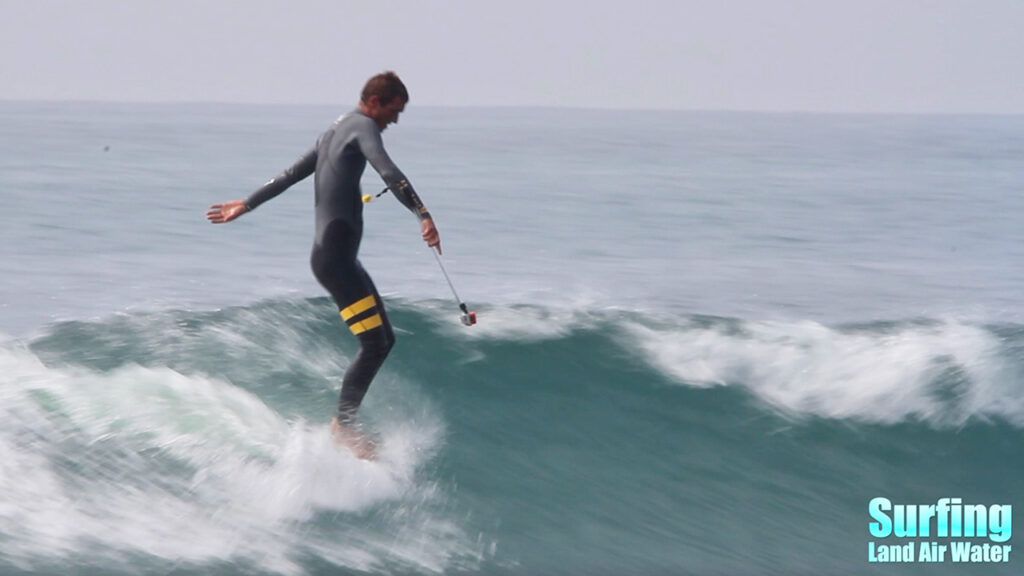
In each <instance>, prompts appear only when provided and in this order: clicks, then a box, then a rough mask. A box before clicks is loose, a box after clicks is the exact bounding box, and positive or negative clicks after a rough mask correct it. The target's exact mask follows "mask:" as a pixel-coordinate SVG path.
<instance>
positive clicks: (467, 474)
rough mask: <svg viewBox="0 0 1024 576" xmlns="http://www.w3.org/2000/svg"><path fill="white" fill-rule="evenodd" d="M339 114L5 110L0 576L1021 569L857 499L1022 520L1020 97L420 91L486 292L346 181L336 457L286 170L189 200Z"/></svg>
mask: <svg viewBox="0 0 1024 576" xmlns="http://www.w3.org/2000/svg"><path fill="white" fill-rule="evenodd" d="M345 111H347V107H345V106H340V107H283V106H277V107H275V106H243V105H140V104H98V103H18V102H6V103H0V395H2V399H3V401H2V402H0V411H2V416H0V573H2V574H67V573H74V574H125V575H128V574H132V575H135V574H161V575H165V574H225V575H226V574H268V575H269V574H274V575H277V574H282V575H289V576H290V575H320V574H460V573H465V574H507V575H521V574H522V575H527V574H528V575H533V574H597V575H601V574H608V575H613V574H615V575H618V574H638V575H646V574H693V575H745V574H750V575H762V574H808V575H809V574H893V573H895V574H1018V573H1020V570H1021V562H1022V561H1021V560H1020V559H1019V558H1016V556H1015V555H1016V554H1017V553H1018V552H1016V551H1014V552H1012V553H1011V556H1010V561H1009V562H977V563H954V562H952V561H950V560H949V559H948V558H947V561H945V562H941V563H926V562H907V563H900V564H895V565H894V564H879V563H872V562H869V544H871V543H875V544H880V545H888V544H899V545H903V544H905V543H906V542H908V541H912V542H915V543H923V542H937V543H939V544H949V543H950V542H951V541H970V542H972V543H975V544H983V543H990V544H996V542H994V541H993V540H991V539H990V538H987V537H976V538H966V537H965V538H948V537H937V536H934V535H933V537H931V538H916V539H909V540H908V539H903V538H897V537H895V536H893V537H889V538H877V537H874V536H872V534H871V533H870V531H869V524H870V523H871V522H872V521H873V518H872V516H870V515H869V502H870V501H871V500H872V499H874V498H877V497H886V498H889V499H890V500H891V501H892V502H894V503H901V504H919V505H924V504H935V503H936V502H937V501H938V500H939V499H942V498H961V499H962V501H963V502H964V503H965V504H983V505H1009V506H1012V507H1013V515H1012V517H1013V518H1015V519H1018V520H1019V518H1020V515H1019V510H1020V507H1021V506H1022V505H1024V500H1022V493H1024V490H1022V486H1024V484H1022V482H1021V478H1022V477H1024V456H1022V455H1021V445H1022V441H1024V290H1021V286H1022V285H1024V266H1022V264H1024V227H1022V226H1020V222H1021V221H1022V219H1024V117H1018V116H999V117H996V116H991V117H990V116H884V115H863V116H861V115H812V114H752V113H751V114H747V113H724V112H723V113H714V112H653V111H650V112H647V111H644V112H641V111H588V110H561V109H522V110H518V109H442V108H419V107H417V106H415V103H413V105H411V106H410V107H409V108H408V110H407V112H406V114H404V115H403V118H402V122H401V123H400V124H398V125H397V126H392V127H391V128H389V130H388V131H387V132H386V133H385V135H384V139H385V143H386V145H387V147H388V149H389V151H390V152H391V154H392V156H393V158H394V159H395V160H396V162H397V163H398V164H399V166H401V167H402V168H403V170H404V171H405V172H406V174H407V175H408V176H409V177H410V179H411V180H412V181H413V183H414V184H415V185H416V187H417V189H418V191H419V192H420V194H421V196H422V197H423V198H424V200H425V202H426V204H427V205H428V206H429V207H430V208H431V211H432V213H433V214H434V216H435V219H436V222H437V225H438V228H439V230H440V232H441V237H442V243H443V247H444V251H445V262H446V266H447V268H448V271H449V272H450V274H451V276H452V280H453V282H454V284H455V286H456V288H457V289H458V290H459V295H460V296H461V297H462V298H463V299H465V300H466V301H467V303H468V304H469V306H470V307H471V308H473V309H475V310H477V312H478V316H479V323H478V324H477V325H476V326H473V327H464V326H462V325H461V324H460V323H459V321H458V314H459V312H458V309H457V308H456V306H455V302H454V299H453V298H452V295H451V293H450V291H449V289H448V285H447V284H446V283H445V281H444V278H443V276H442V275H441V272H440V270H439V269H438V267H437V264H436V262H435V261H434V259H433V258H432V257H431V256H430V254H429V253H428V250H427V248H426V247H425V246H424V245H423V244H422V241H421V240H420V239H419V234H418V226H417V224H416V221H415V219H414V218H413V217H412V216H411V215H410V214H409V213H408V212H407V211H406V210H405V209H404V208H403V207H401V205H400V204H399V203H397V202H395V201H394V200H393V199H392V198H390V197H388V196H385V197H383V198H381V199H379V200H377V201H375V202H373V203H371V204H369V205H367V206H366V212H365V219H366V235H365V238H364V241H363V249H362V254H361V259H362V261H363V263H364V265H365V266H366V268H367V269H368V270H369V272H370V273H371V274H372V275H373V277H374V279H375V281H376V284H377V286H378V288H380V290H381V291H382V292H383V293H384V297H385V301H386V303H387V305H388V307H389V311H390V314H391V317H392V321H393V323H394V325H395V328H396V331H397V335H398V345H397V346H396V348H395V349H394V351H393V353H392V356H391V357H390V358H389V360H388V362H387V363H386V365H385V367H384V368H383V370H382V371H381V373H380V374H379V375H378V377H377V379H376V381H375V382H374V384H373V386H372V387H371V389H370V392H369V394H368V396H367V399H366V402H365V404H364V409H363V410H362V412H361V416H362V418H363V419H364V421H365V424H366V426H367V428H368V429H369V430H371V431H372V432H373V433H374V434H375V435H376V436H377V437H379V438H380V439H381V442H382V452H381V458H380V460H379V461H377V462H364V461H359V460H356V459H354V458H353V457H352V456H351V455H350V454H348V453H347V452H345V451H342V450H338V449H336V448H335V447H334V446H333V445H332V443H331V441H330V439H329V437H328V432H327V429H326V422H327V420H328V419H329V417H330V414H331V411H332V410H333V407H334V406H335V402H336V399H337V394H338V390H339V386H340V381H341V376H342V374H343V373H344V370H345V368H346V367H347V365H348V363H349V361H350V359H351V358H352V355H353V354H354V352H355V350H356V346H355V339H354V338H352V337H351V335H350V334H349V333H348V332H347V330H346V329H345V328H344V326H343V325H342V323H341V322H340V321H339V320H338V318H337V312H336V309H335V308H334V306H333V304H332V303H331V301H330V300H329V299H328V298H326V297H325V295H324V293H323V291H322V290H321V289H320V288H319V286H317V285H316V283H315V281H314V280H313V278H312V274H311V273H310V272H309V267H308V255H309V248H310V243H311V240H312V184H311V181H306V182H303V183H300V184H298V185H296V186H295V187H293V188H292V189H291V190H289V191H288V192H286V193H285V194H283V195H282V196H279V197H278V198H276V199H274V200H273V201H271V202H270V203H268V204H265V205H264V206H261V207H260V208H259V209H258V210H257V211H255V212H253V213H251V214H248V215H246V216H244V217H243V218H241V219H240V220H238V221H236V222H232V223H230V224H227V225H221V226H213V225H210V224H208V223H207V222H206V221H205V218H204V212H205V210H206V208H207V206H208V205H209V204H211V203H214V202H218V201H223V200H229V199H233V198H242V197H245V196H246V195H247V194H249V193H250V192H251V191H252V190H253V189H255V188H256V187H258V186H259V185H261V184H262V183H263V182H264V181H266V180H267V179H268V178H270V177H271V176H273V175H275V174H276V173H277V172H278V171H280V170H281V169H283V168H284V167H286V166H287V165H289V164H290V162H291V161H292V160H293V159H294V158H295V157H297V156H298V155H299V154H300V153H301V152H303V151H304V150H305V149H306V148H308V147H309V146H310V145H312V143H313V142H314V141H315V139H316V137H317V136H318V134H319V133H320V131H321V130H323V129H324V128H325V127H326V126H327V125H328V124H329V123H330V122H331V121H332V120H333V119H334V117H336V116H337V115H338V114H340V113H342V112H345ZM380 186H381V184H380V182H379V178H377V176H376V174H374V173H373V172H372V170H368V171H367V175H366V177H365V179H364V187H365V189H366V191H368V192H369V191H376V190H379V189H380ZM1013 543H1014V540H1013V539H1012V538H1011V539H1010V540H1009V542H1006V543H1005V544H1007V545H1012V544H1013Z"/></svg>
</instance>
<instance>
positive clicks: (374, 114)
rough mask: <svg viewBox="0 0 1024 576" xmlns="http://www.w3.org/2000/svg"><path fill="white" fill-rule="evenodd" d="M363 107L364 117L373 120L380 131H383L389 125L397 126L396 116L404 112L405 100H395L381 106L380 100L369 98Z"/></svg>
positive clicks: (375, 97) (374, 97) (373, 97)
mask: <svg viewBox="0 0 1024 576" xmlns="http://www.w3.org/2000/svg"><path fill="white" fill-rule="evenodd" d="M365 106H366V109H365V112H366V115H367V116H369V117H370V118H373V120H374V121H375V122H377V126H378V127H380V129H381V131H384V130H386V129H387V127H388V125H389V124H398V116H399V115H400V114H401V113H402V112H404V111H405V100H402V99H401V98H395V99H394V100H392V101H391V102H388V103H387V104H381V103H380V98H378V97H377V96H371V97H370V101H369V102H367V103H366V105H365Z"/></svg>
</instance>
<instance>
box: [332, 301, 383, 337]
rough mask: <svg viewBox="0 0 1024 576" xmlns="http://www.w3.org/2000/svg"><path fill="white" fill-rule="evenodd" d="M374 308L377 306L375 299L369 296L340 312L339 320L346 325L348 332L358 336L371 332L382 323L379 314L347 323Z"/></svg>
mask: <svg viewBox="0 0 1024 576" xmlns="http://www.w3.org/2000/svg"><path fill="white" fill-rule="evenodd" d="M375 306H377V299H376V298H374V297H373V295H372V294H371V295H369V296H367V297H366V298H363V299H362V300H359V301H357V302H356V303H355V304H352V305H351V306H348V307H347V308H343V309H342V310H341V318H342V320H344V321H345V322H346V323H347V324H348V328H349V330H351V331H352V333H353V334H355V335H357V336H358V335H359V334H362V333H363V332H366V331H367V330H372V329H374V328H376V327H378V326H380V325H381V324H383V323H384V320H383V319H382V318H381V317H380V313H379V312H378V313H377V314H374V315H372V316H369V317H367V318H365V319H363V320H360V321H358V322H349V320H351V319H352V318H355V317H356V316H358V315H359V314H362V313H363V312H366V311H367V310H370V309H371V308H374V307H375Z"/></svg>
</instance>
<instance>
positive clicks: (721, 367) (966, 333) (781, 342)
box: [629, 321, 1024, 425]
mask: <svg viewBox="0 0 1024 576" xmlns="http://www.w3.org/2000/svg"><path fill="white" fill-rule="evenodd" d="M629 333H630V334H631V335H632V337H633V338H635V339H636V341H638V342H639V343H640V347H641V349H642V351H643V353H644V354H645V355H646V356H647V358H648V359H649V361H650V362H651V363H652V364H653V365H654V366H656V367H657V368H659V369H660V370H662V371H663V372H664V373H665V374H667V375H668V376H670V377H672V378H673V379H676V380H678V381H680V382H682V383H685V384H687V385H690V386H715V385H742V386H745V387H747V388H748V389H749V390H750V391H751V392H753V393H754V394H756V395H757V396H758V397H759V398H761V399H762V400H764V401H765V402H767V403H768V404H770V405H772V406H774V407H776V408H779V409H780V410H783V411H785V412H788V413H790V414H793V415H800V414H812V415H817V416H824V417H829V418H854V419H859V420H865V421H871V422H881V423H894V422H899V421H904V420H908V419H920V420H926V421H929V422H932V423H934V424H941V425H960V424H962V423H964V422H965V421H966V420H967V419H969V418H972V417H976V418H993V417H996V418H1002V419H1005V420H1007V421H1009V422H1011V423H1014V424H1016V425H1024V390H1021V389H1020V387H1019V386H1016V378H1015V377H1014V376H1013V372H1014V371H1013V370H1012V368H1010V367H1008V366H1006V365H1005V359H1003V358H1001V357H1000V356H999V341H998V339H997V338H996V337H995V336H993V335H992V334H991V333H990V332H988V331H986V330H985V329H983V328H981V327H977V326H972V325H967V324H963V323H958V322H952V321H951V322H945V323H939V324H929V325H916V324H907V325H902V326H898V327H891V328H888V329H882V328H872V329H863V330H852V329H851V330H840V329H836V328H831V327H828V326H824V325H821V324H818V323H815V322H802V323H782V322H763V323H745V324H743V325H741V326H738V327H736V326H730V327H726V326H724V325H722V324H721V323H719V324H715V325H712V326H707V325H702V324H699V323H697V322H693V323H690V324H687V325H684V326H672V327H662V328H651V327H648V326H644V325H641V324H636V323H634V324H630V325H629ZM950 372H956V373H957V375H954V377H953V378H952V380H953V381H955V383H954V384H950V383H949V382H950V381H951V378H950V374H949V373H950ZM957 376H958V377H957ZM943 382H946V383H945V384H943ZM944 386H945V388H944Z"/></svg>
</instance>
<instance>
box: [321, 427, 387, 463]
mask: <svg viewBox="0 0 1024 576" xmlns="http://www.w3.org/2000/svg"><path fill="white" fill-rule="evenodd" d="M331 436H332V437H333V438H334V442H335V443H337V444H339V445H341V446H346V447H348V449H349V450H351V451H352V453H353V454H355V456H356V458H359V459H361V460H376V459H377V446H376V445H375V444H374V442H373V440H371V439H370V438H368V437H366V436H365V435H364V434H363V433H362V432H360V431H359V430H358V429H357V428H355V427H353V426H348V425H345V424H342V423H341V422H338V418H337V416H335V417H334V418H333V419H332V420H331Z"/></svg>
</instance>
